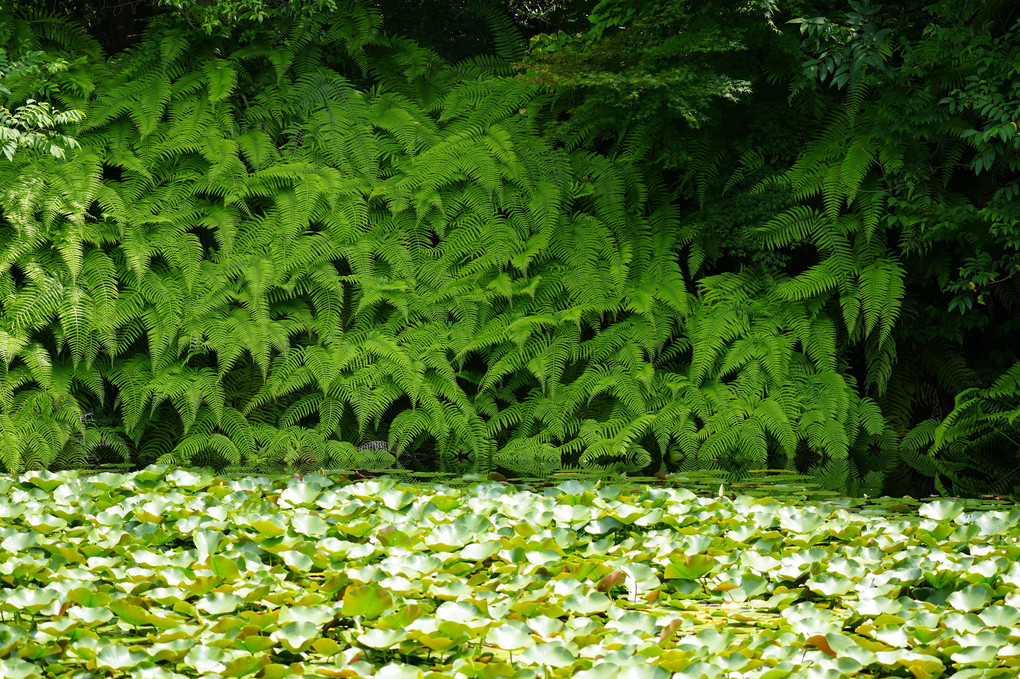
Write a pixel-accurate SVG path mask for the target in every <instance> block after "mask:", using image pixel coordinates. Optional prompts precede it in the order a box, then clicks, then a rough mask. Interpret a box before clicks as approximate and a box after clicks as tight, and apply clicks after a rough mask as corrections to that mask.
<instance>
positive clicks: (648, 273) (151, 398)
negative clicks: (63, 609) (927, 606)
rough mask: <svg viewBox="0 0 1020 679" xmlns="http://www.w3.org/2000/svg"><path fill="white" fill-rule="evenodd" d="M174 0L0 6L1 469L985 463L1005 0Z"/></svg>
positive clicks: (1006, 299) (988, 483) (998, 335)
mask: <svg viewBox="0 0 1020 679" xmlns="http://www.w3.org/2000/svg"><path fill="white" fill-rule="evenodd" d="M29 4H31V3H29ZM175 5H176V10H178V11H174V12H168V13H165V14H163V15H162V16H159V17H157V18H155V19H154V20H153V21H152V22H151V23H150V24H149V27H148V30H147V31H146V33H145V34H144V36H143V37H142V38H141V39H140V40H138V41H136V44H135V45H134V46H133V47H131V49H129V50H128V51H126V52H121V53H117V54H115V55H112V56H110V57H109V58H107V57H105V56H104V55H103V54H102V50H101V49H100V47H99V44H98V43H97V42H96V41H95V40H93V39H92V38H89V37H87V36H86V35H85V34H84V33H82V32H80V31H79V30H78V29H75V28H73V27H69V26H70V25H69V24H68V23H67V22H66V21H63V20H57V19H55V18H54V17H51V16H48V15H43V14H39V13H38V12H29V11H27V10H23V11H20V12H19V13H18V14H16V16H18V17H20V18H18V19H10V20H6V21H7V22H6V23H5V24H3V27H5V28H4V31H6V32H3V33H2V34H0V37H2V38H3V40H4V47H3V49H5V50H6V51H5V52H4V53H3V54H5V55H13V56H11V57H10V58H8V61H7V62H4V63H5V64H7V66H5V68H6V69H7V71H8V72H9V73H13V74H14V76H15V77H9V78H8V79H6V80H5V81H4V83H5V84H6V85H7V88H8V93H7V94H6V96H7V97H8V98H7V99H5V100H4V102H5V103H10V104H11V106H14V109H15V113H14V114H9V112H8V114H7V115H8V118H7V120H8V123H9V125H8V128H9V129H14V130H15V131H16V132H17V134H18V135H20V136H17V137H16V136H14V133H10V134H7V136H6V137H5V139H7V140H8V145H7V146H6V147H5V149H8V151H6V152H5V155H6V160H0V354H2V359H3V366H4V370H5V372H4V373H3V375H4V381H3V385H4V386H3V389H4V391H3V401H2V403H3V408H2V411H0V425H2V432H3V436H4V439H5V441H6V444H7V445H6V446H5V447H4V452H3V458H2V464H3V467H4V468H6V469H10V470H20V469H24V468H27V467H52V466H61V467H65V466H74V465H78V464H79V463H82V461H85V462H87V463H93V462H94V461H95V460H97V459H128V460H130V461H131V462H132V463H134V464H144V463H148V462H152V461H160V462H164V463H173V464H193V465H198V464H203V465H204V464H208V465H212V466H215V467H217V468H225V467H229V468H231V469H247V470H269V469H280V468H288V469H293V470H294V471H299V472H300V471H306V470H308V469H313V468H316V467H320V466H340V467H354V466H362V467H385V466H389V465H391V464H393V463H394V462H395V461H397V462H403V463H409V462H410V461H413V460H418V461H420V460H429V461H431V462H434V463H435V464H436V465H438V467H439V468H440V469H442V470H443V471H448V472H453V473H462V472H479V473H486V472H489V471H490V470H492V469H494V468H497V467H498V468H501V469H503V470H504V471H507V470H509V471H512V472H515V473H519V474H527V475H538V474H544V473H548V472H551V471H555V470H557V469H572V470H581V471H590V472H596V473H603V472H609V471H613V470H617V471H618V470H626V469H635V468H641V467H649V466H654V465H655V463H656V461H659V460H661V461H662V463H663V464H665V463H666V462H668V463H669V464H675V465H678V466H679V467H681V468H682V469H685V470H695V469H705V468H708V469H719V470H727V471H730V472H734V473H736V474H738V475H739V474H745V473H747V472H748V471H749V470H753V469H761V468H773V469H775V468H785V469H788V470H790V469H796V470H799V471H801V472H809V473H810V474H812V475H814V476H815V477H817V478H818V479H819V480H820V481H821V482H822V483H823V484H825V485H826V486H828V487H831V488H834V489H840V490H842V491H850V492H867V493H869V494H870V493H876V492H879V491H880V490H882V489H883V488H885V489H886V490H888V489H889V488H892V487H894V486H895V484H896V483H899V482H900V481H903V482H904V483H905V484H906V485H907V486H909V488H908V489H907V491H909V492H919V491H918V489H919V488H920V490H921V491H926V490H939V491H940V492H947V493H949V492H955V493H979V492H984V491H989V490H992V491H994V492H1005V491H1008V490H1010V489H1008V488H1005V485H1004V484H1005V483H1006V481H1003V479H1009V478H1017V477H1012V476H1010V474H1012V473H1013V472H1014V470H1015V469H1016V466H1017V461H1016V459H1015V458H1016V455H1015V451H1016V446H1015V445H1013V444H1011V443H1010V442H1011V441H1012V439H1013V438H1015V431H1014V429H1015V428H1014V420H1013V416H1012V413H1013V412H1014V410H1015V409H1016V407H1017V404H1018V401H1017V399H1016V395H1017V393H1020V390H1018V391H1017V392H1016V393H1014V391H1012V390H1013V389H1014V387H1015V383H1016V381H1015V380H1011V379H1010V378H1008V376H1009V375H1010V374H1011V372H1009V371H1011V369H1012V367H1013V365H1014V363H1015V360H1016V355H1017V347H1016V343H1015V337H1016V330H1018V329H1020V328H1017V321H1016V318H1017V315H1016V313H1015V312H1016V310H1017V307H1018V306H1020V287H1018V282H1017V280H1015V279H1014V275H1013V273H1014V272H1016V271H1017V270H1020V267H1018V264H1020V261H1018V260H1017V258H1016V251H1017V248H1018V247H1020V245H1018V244H1020V237H1018V236H1017V233H1016V225H1017V214H1016V201H1015V200H1014V199H1015V197H1016V195H1017V194H1018V192H1020V188H1018V187H1017V186H1016V169H1017V166H1018V160H1017V153H1016V151H1017V144H1020V134H1017V132H1016V127H1015V121H1013V120H1012V115H1013V114H1014V113H1015V111H1016V110H1017V106H1018V105H1020V94H1018V93H1017V89H1016V88H1017V86H1016V83H1015V82H1014V80H1015V79H1014V78H1013V77H1012V76H1011V75H1010V74H1015V72H1017V70H1016V69H1015V68H1011V67H1009V65H1010V64H1014V62H1015V61H1016V58H1017V57H1016V56H1015V55H1013V54H1012V53H1009V54H1007V53H1006V51H1005V50H1004V48H1003V45H1006V44H1010V42H1011V41H1013V40H1014V39H1015V38H1016V36H1015V32H1016V30H1017V28H1016V26H1015V25H1014V24H1013V23H1010V20H1009V17H1010V15H1009V12H1008V7H1006V5H1005V4H1004V3H1001V2H997V1H993V0H988V1H987V2H971V3H949V2H947V3H935V4H933V5H930V6H926V7H924V8H921V7H916V6H914V5H913V4H910V3H908V4H906V5H904V6H903V7H899V8H897V9H896V10H895V12H891V13H884V12H883V11H879V10H878V9H877V8H875V7H872V6H869V5H867V4H866V3H860V4H855V5H853V7H852V10H853V11H851V12H850V13H849V14H846V15H845V16H842V17H836V16H832V15H830V16H829V17H818V18H810V19H796V20H795V21H793V22H791V25H786V24H784V23H783V21H782V20H784V19H788V18H791V17H785V16H782V15H780V14H779V10H777V9H776V8H774V7H773V6H772V4H771V3H767V2H761V3H746V2H740V3H688V4H683V5H682V6H680V5H677V4H676V3H660V2H654V1H652V2H641V3H633V2H626V3H624V2H617V1H615V0H605V1H603V2H600V3H598V4H597V6H595V7H594V9H592V11H591V14H590V17H589V18H590V26H591V27H590V29H588V30H586V31H581V32H580V33H576V32H574V33H566V32H565V31H563V32H557V33H548V34H545V35H540V36H537V37H536V38H535V39H534V40H532V41H531V45H530V47H531V49H530V53H529V54H527V55H526V56H525V55H524V52H523V49H524V46H525V43H524V42H523V41H522V39H521V38H520V35H519V32H518V28H519V26H522V25H532V24H530V23H529V21H531V20H530V19H527V20H526V19H524V18H522V16H524V15H527V16H530V17H532V18H534V17H535V16H537V14H536V12H538V10H537V9H533V8H530V7H531V6H529V8H526V9H524V10H521V11H520V12H518V13H516V14H515V15H513V16H512V17H508V16H507V15H506V14H505V13H502V12H500V11H497V7H498V3H482V4H480V5H478V6H477V7H474V8H472V9H471V11H470V12H468V8H467V7H466V6H462V5H460V4H456V5H455V6H451V8H450V12H451V16H452V15H454V14H456V16H458V17H461V18H463V16H467V15H468V14H469V13H470V15H471V16H473V17H475V19H474V20H473V21H474V22H475V24H476V27H475V28H474V29H472V31H469V32H468V33H469V36H470V39H469V40H467V39H466V42H464V43H463V44H461V45H459V46H452V45H451V44H449V43H448V42H444V41H443V40H440V39H438V38H436V39H434V40H429V44H431V45H434V46H435V47H436V48H437V49H439V50H441V52H437V51H436V50H433V49H430V48H427V47H424V46H422V45H421V44H419V43H417V42H415V41H414V40H412V39H409V38H408V37H407V35H405V34H401V33H400V32H393V29H394V27H400V26H401V25H402V24H401V20H400V17H399V12H396V10H395V9H394V8H395V7H397V6H398V5H399V3H397V2H396V0H394V2H387V3H382V6H381V9H379V8H376V7H375V6H374V5H369V4H368V3H353V2H352V3H337V6H336V7H335V8H334V7H333V5H332V3H329V2H325V0H323V2H294V3H276V2H261V0H259V1H255V0H253V1H252V2H246V3H241V4H237V3H234V4H232V5H231V6H229V7H228V4H227V3H192V2H187V3H183V2H181V3H175ZM791 6H793V7H796V8H799V9H804V10H805V14H808V13H809V11H810V10H813V8H812V7H803V3H801V4H800V5H791ZM978 9H981V10H982V12H977V11H976V10H978ZM97 11H98V10H97ZM462 15H463V16H462ZM182 16H184V17H186V18H189V19H190V20H191V21H192V22H194V23H195V26H194V27H191V26H188V25H187V22H183V23H182V21H181V17H182ZM263 18H265V19H267V23H265V24H260V20H261V19H263ZM268 18H272V19H273V22H272V25H270V24H269V23H268ZM574 18H575V19H576V18H577V17H574ZM965 20H966V21H965ZM514 21H516V22H517V24H516V25H515V24H514ZM557 21H559V19H558V20H557ZM967 21H970V23H969V24H968V23H967ZM569 23H570V22H566V23H564V24H563V25H568V24H569ZM403 24H404V25H406V26H407V27H408V31H409V33H410V34H414V35H421V34H422V30H421V27H420V26H419V27H418V28H417V29H414V30H411V29H412V24H414V22H413V21H411V20H410V19H408V20H406V21H404V22H403ZM200 26H201V27H204V28H200V29H199V30H196V28H199V27H200ZM573 26H575V27H576V22H575V23H574V24H573ZM798 26H799V28H797V27H798ZM968 26H969V28H968ZM481 27H484V31H483V29H482V28H481ZM798 30H799V31H800V32H801V37H802V39H803V40H801V39H799V38H798V37H797V35H796V33H797V31H798ZM483 32H484V33H485V38H484V39H482V36H481V34H482V33H483ZM209 33H215V34H217V35H215V36H210V35H209ZM946 53H950V54H952V55H953V56H952V58H949V59H947V58H945V57H944V56H943V55H944V54H946ZM444 55H456V56H458V57H462V58H460V59H459V60H458V61H456V62H454V61H452V60H450V59H447V58H446V56H444ZM5 58H7V57H5ZM522 59H523V62H522V61H521V60H522ZM15 62H17V63H16V64H15ZM515 62H516V63H517V65H518V67H521V66H522V64H523V69H524V72H523V74H522V75H519V76H515V75H514V71H513V64H514V63H515ZM12 64H14V65H12ZM47 64H50V65H52V66H47ZM1003 64H1005V65H1006V67H1002V65H1003ZM1014 65H1015V64H1014ZM19 74H20V75H19ZM738 95H739V96H738ZM29 100H33V101H35V102H46V103H45V104H30V103H29ZM19 105H20V106H22V108H21V109H20V111H21V112H20V113H18V111H19V109H18V106H19ZM5 110H6V109H5ZM60 110H62V111H65V112H73V111H80V112H81V116H82V117H81V118H80V119H79V118H78V117H77V115H72V114H71V113H66V114H53V113H52V112H53V111H60ZM61 115H64V117H60V116H61ZM18 116H20V118H19V117H18ZM47 116H48V117H47ZM11 121H13V122H11ZM19 126H20V127H19ZM54 126H56V127H57V128H66V129H59V131H58V130H53V129H50V128H51V127H54ZM65 133H66V134H67V136H68V139H70V138H73V139H75V140H76V143H77V144H79V145H80V146H79V147H77V148H73V149H72V148H71V142H70V141H67V142H61V141H60V139H62V138H60V137H58V136H56V135H58V134H65ZM33 135H34V136H33ZM10 140H14V141H10ZM32 140H35V141H32ZM26 144H28V145H31V146H34V147H35V148H39V149H43V150H46V151H49V152H50V153H49V154H46V153H43V154H40V153H27V152H21V151H19V152H17V153H15V151H16V150H18V149H19V147H21V148H23V147H24V146H25V145H26ZM61 144H62V145H61ZM65 148H66V149H67V150H68V152H67V153H66V157H65V158H58V157H57V156H60V155H61V153H60V151H61V150H62V149H65ZM54 149H56V150H54ZM989 347H991V348H992V349H991V350H989ZM1003 373H1005V374H1006V375H1007V377H1000V376H1001V375H1002V374H1003ZM961 391H962V393H961ZM907 491H904V492H907Z"/></svg>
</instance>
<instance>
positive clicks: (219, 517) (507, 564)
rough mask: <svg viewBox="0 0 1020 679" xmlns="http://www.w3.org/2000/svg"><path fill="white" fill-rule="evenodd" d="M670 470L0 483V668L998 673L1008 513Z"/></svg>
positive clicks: (1013, 600)
mask: <svg viewBox="0 0 1020 679" xmlns="http://www.w3.org/2000/svg"><path fill="white" fill-rule="evenodd" d="M692 480H693V479H691V478H690V477H687V478H684V477H672V476H665V475H663V477H662V478H661V479H659V480H657V482H656V485H655V486H648V485H647V484H646V483H644V482H639V483H626V484H620V485H617V484H613V483H605V482H603V481H595V480H579V479H571V480H565V481H561V482H560V483H557V484H553V483H549V482H546V483H528V484H526V485H513V484H505V483H494V482H491V481H479V480H477V479H471V480H465V479H456V480H452V483H442V484H436V483H430V484H427V485H426V484H405V483H398V482H397V481H396V480H395V479H393V478H392V477H382V478H375V479H370V480H364V481H357V482H351V481H350V480H349V479H346V478H344V477H342V476H339V475H322V474H314V473H312V474H303V475H297V477H295V478H292V477H291V476H289V475H288V476H284V477H276V478H266V477H250V476H249V477H243V478H236V477H231V476H214V475H213V474H210V473H208V472H206V471H204V470H197V471H187V470H179V469H178V470H170V469H168V468H166V467H159V466H154V467H150V468H147V469H145V470H143V471H140V472H134V473H104V474H79V473H78V472H63V473H56V474H54V473H48V472H36V473H30V474H25V475H22V476H20V477H18V476H16V477H4V478H0V492H2V493H3V494H4V503H3V508H4V511H3V512H0V534H2V535H3V536H4V539H3V541H2V542H0V561H2V563H3V567H4V568H5V569H8V570H10V571H12V573H14V574H17V578H15V577H14V575H12V576H7V577H8V578H9V579H10V580H11V581H12V582H11V583H7V582H5V585H6V586H5V587H4V588H3V589H2V590H0V616H2V621H0V673H2V675H3V676H4V677H8V678H14V677H18V678H24V679H28V678H34V677H44V676H53V677H72V676H84V675H95V674H97V673H101V674H102V675H107V676H143V677H144V676H153V675H154V676H174V677H181V678H187V679H190V678H193V677H208V676H210V674H216V675H219V676H242V677H243V676H256V675H257V674H263V675H268V676H286V675H293V674H294V672H295V669H294V668H296V667H297V664H296V663H295V662H294V659H295V657H296V656H297V655H298V654H300V659H301V664H300V668H301V672H302V674H303V675H305V676H330V675H338V674H339V675H345V676H358V677H370V676H380V675H382V676H393V675H399V676H405V677H418V678H422V677H426V676H455V675H457V674H466V673H467V672H465V670H468V668H471V669H469V670H468V671H470V672H471V673H472V674H478V675H482V676H504V677H507V676H520V677H528V676H543V675H546V676H548V675H560V674H562V675H563V676H576V677H579V678H585V677H592V676H604V675H606V674H608V675H611V676H641V677H649V678H650V679H660V678H661V679H667V678H668V677H671V676H673V675H674V674H678V675H681V676H689V677H693V676H748V677H755V676H759V677H768V676H774V675H775V672H774V669H775V667H773V665H779V664H781V667H780V668H779V670H780V672H782V673H784V674H790V675H793V676H814V675H816V674H818V675H821V674H827V675H832V676H854V675H856V676H872V677H877V676H895V677H900V676H915V677H936V676H940V675H943V674H944V669H945V668H948V667H950V666H952V667H953V669H954V670H957V671H956V672H955V674H956V675H961V674H962V675H963V676H964V677H967V676H982V675H986V676H991V675H994V676H1007V675H1011V674H1014V673H1015V658H1016V653H1017V652H1018V651H1020V644H1018V643H1017V642H1016V641H1015V640H1014V635H1013V632H1012V629H1013V627H1015V625H1016V624H1017V622H1018V621H1020V607H1018V605H1017V596H1018V593H1017V590H1018V588H1020V565H1018V564H1017V561H1016V559H1014V558H1011V556H1012V555H1013V554H1014V551H1015V549H1016V542H1017V537H1018V534H1020V528H1018V523H1020V511H1017V509H1016V508H1015V506H1011V505H1010V504H1008V503H1006V502H1002V501H996V502H991V501H987V500H986V501H974V500H960V499H957V498H953V499H944V500H938V501H935V502H925V503H921V502H917V501H912V500H903V499H898V498H878V499H862V500H856V501H855V500H851V499H848V498H830V499H824V500H823V499H821V498H819V497H817V496H814V497H812V499H811V501H810V504H807V503H805V501H804V499H803V496H802V495H800V492H802V491H798V490H797V489H795V486H794V484H795V483H796V482H797V481H798V480H800V479H797V477H796V475H791V474H781V475H776V476H773V478H772V481H775V483H773V482H768V481H766V480H765V479H758V480H757V481H758V483H755V484H753V485H749V486H747V487H743V488H739V487H726V488H724V489H722V490H720V489H719V486H718V485H716V486H715V488H713V489H711V490H710V491H708V492H702V493H699V494H695V493H694V492H692V491H691V490H690V489H689V488H687V487H678V486H680V484H683V485H685V486H686V485H687V484H689V483H691V481H692ZM723 490H724V491H726V492H722V491H723ZM791 495H793V497H791ZM812 495H813V494H812ZM798 496H800V497H798ZM411 547H413V549H411ZM42 554H54V555H59V557H60V558H62V559H66V560H67V562H68V563H67V564H66V565H64V566H63V567H59V568H55V569H50V568H43V567H41V566H40V561H41V560H42V559H43V558H45V557H43V556H41V555H42ZM53 558H56V556H54V557H53ZM883 574H884V575H883ZM880 576H883V577H887V578H889V582H887V583H886V582H883V583H882V584H881V585H878V584H876V579H877V578H879V577H880ZM126 577H127V578H134V579H137V580H138V582H144V586H137V585H136V583H135V581H134V580H130V579H125V578H126ZM680 607H682V610H683V613H678V609H680ZM735 608H736V609H738V610H739V611H740V614H739V615H734V612H733V610H734V609H735ZM553 613H556V614H558V615H557V616H556V617H553V615H552V614H553ZM694 613H696V614H697V619H698V622H697V626H696V628H694V629H692V628H691V627H689V626H687V624H685V623H689V620H690V618H689V616H690V615H692V614H694ZM763 628H765V629H763ZM905 628H906V629H909V630H911V632H910V635H909V636H908V635H907V634H906V633H905V631H904V629H905ZM100 632H102V633H101V634H100ZM37 634H38V635H41V634H45V635H46V637H47V639H49V640H50V643H46V644H41V643H35V642H34V641H33V639H34V638H35V635H37ZM93 634H94V635H95V636H92V635H93ZM922 637H923V638H924V639H926V640H927V641H928V642H930V643H926V644H925V645H923V646H922V645H918V644H916V643H915V641H916V640H917V639H918V638H922ZM877 644H881V645H880V646H879V645H877ZM26 649H29V650H31V652H30V653H26V652H25V650H26ZM638 649H640V652H636V651H637V650H638ZM726 649H729V650H732V653H723V652H720V651H721V650H726ZM837 649H838V651H837ZM836 653H838V654H839V655H838V657H833V656H834V654H836ZM763 669H764V670H765V671H764V672H763V671H762V670H763ZM217 670H218V671H217ZM260 670H263V671H261V672H260Z"/></svg>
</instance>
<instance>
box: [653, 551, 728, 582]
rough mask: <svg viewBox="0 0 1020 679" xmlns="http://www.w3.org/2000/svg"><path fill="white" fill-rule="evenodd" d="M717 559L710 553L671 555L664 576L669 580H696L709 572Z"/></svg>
mask: <svg viewBox="0 0 1020 679" xmlns="http://www.w3.org/2000/svg"><path fill="white" fill-rule="evenodd" d="M715 564H716V561H715V559H714V558H713V557H711V556H709V555H708V554H690V555H687V556H681V557H673V556H671V557H669V563H668V564H666V569H665V573H664V576H665V578H666V579H667V580H696V579H698V578H700V577H702V576H704V575H706V574H707V573H709V572H710V571H711V570H712V568H713V567H714V566H715Z"/></svg>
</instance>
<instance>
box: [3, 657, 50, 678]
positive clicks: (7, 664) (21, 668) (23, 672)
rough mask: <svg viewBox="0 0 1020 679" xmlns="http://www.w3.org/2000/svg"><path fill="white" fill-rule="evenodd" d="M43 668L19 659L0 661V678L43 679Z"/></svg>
mask: <svg viewBox="0 0 1020 679" xmlns="http://www.w3.org/2000/svg"><path fill="white" fill-rule="evenodd" d="M44 676H45V675H44V674H43V672H42V668H40V667H38V666H36V665H35V664H33V663H30V662H26V661H25V660H20V659H18V658H5V659H3V660H0V677H3V678H4V679H42V677H44Z"/></svg>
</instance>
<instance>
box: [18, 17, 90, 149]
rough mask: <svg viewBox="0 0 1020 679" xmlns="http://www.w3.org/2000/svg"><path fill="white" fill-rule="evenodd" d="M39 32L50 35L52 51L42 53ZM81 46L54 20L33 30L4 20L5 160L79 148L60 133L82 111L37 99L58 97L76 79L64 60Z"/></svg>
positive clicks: (38, 22) (44, 20)
mask: <svg viewBox="0 0 1020 679" xmlns="http://www.w3.org/2000/svg"><path fill="white" fill-rule="evenodd" d="M35 31H40V32H43V31H45V32H46V33H47V34H49V35H50V36H51V38H50V39H51V41H52V42H51V47H52V48H53V49H52V50H43V49H40V47H41V45H40V44H39V43H40V41H39V39H38V37H37V36H36V34H35ZM4 46H7V47H4ZM81 47H82V40H81V39H80V36H78V35H76V34H75V33H74V32H73V31H68V30H67V29H66V27H63V26H60V25H59V24H58V22H57V21H56V20H55V19H52V18H44V19H42V20H38V21H36V22H35V27H34V29H30V28H29V27H28V26H27V25H26V24H25V23H24V22H19V21H16V20H14V19H12V18H11V17H10V16H6V15H5V16H0V153H2V154H3V155H4V157H6V158H7V160H13V158H14V154H15V153H17V152H18V150H19V149H25V150H28V149H32V150H35V151H39V152H42V153H49V154H51V155H53V156H54V157H56V158H63V157H64V155H65V153H66V152H67V151H68V150H70V149H75V148H78V143H77V141H75V139H74V138H73V137H70V136H67V135H65V134H62V133H61V132H60V131H59V130H60V129H62V128H63V127H64V126H67V125H71V124H73V123H77V122H80V121H81V119H82V113H81V111H77V110H73V109H72V110H65V111H60V110H56V109H54V108H53V106H52V104H51V103H50V102H48V101H44V100H39V99H41V98H43V97H51V96H54V95H58V94H59V92H60V83H61V82H62V81H64V82H67V81H73V77H74V75H75V73H73V72H72V73H69V72H68V71H69V70H70V69H71V65H70V64H68V62H67V61H66V57H67V56H69V54H68V53H70V54H73V53H74V50H75V49H80V48H81ZM8 48H11V49H8ZM12 108H13V111H12Z"/></svg>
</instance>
